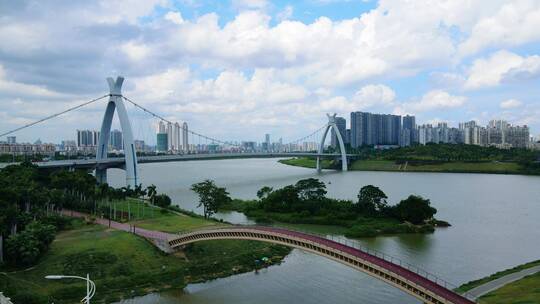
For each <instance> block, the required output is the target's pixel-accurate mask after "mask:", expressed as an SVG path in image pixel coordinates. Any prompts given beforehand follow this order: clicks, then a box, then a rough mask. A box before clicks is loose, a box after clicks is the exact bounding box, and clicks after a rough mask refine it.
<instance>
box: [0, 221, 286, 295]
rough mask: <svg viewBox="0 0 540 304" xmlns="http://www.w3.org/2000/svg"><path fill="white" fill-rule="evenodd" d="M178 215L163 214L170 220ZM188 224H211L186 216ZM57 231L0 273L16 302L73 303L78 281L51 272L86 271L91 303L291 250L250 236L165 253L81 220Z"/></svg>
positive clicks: (225, 271)
mask: <svg viewBox="0 0 540 304" xmlns="http://www.w3.org/2000/svg"><path fill="white" fill-rule="evenodd" d="M174 218H176V217H173V216H170V217H163V218H162V219H166V220H173V219H174ZM189 219H190V218H189V217H187V216H185V219H184V218H183V217H182V220H183V221H184V220H185V221H184V223H185V224H184V226H185V227H189V228H197V227H204V226H207V225H213V224H214V222H210V221H204V220H202V219H195V220H189ZM77 223H79V224H78V227H76V228H75V229H73V230H69V231H65V232H62V233H59V234H58V236H57V238H56V239H55V241H54V242H53V243H52V245H51V248H50V250H49V251H48V252H47V254H46V255H45V256H44V257H43V259H42V260H41V261H40V263H39V264H38V265H37V266H35V267H33V268H31V269H29V270H26V271H18V272H10V273H0V290H2V291H4V292H5V293H6V294H7V295H9V296H10V297H12V298H14V299H16V300H17V301H16V303H25V304H32V303H52V302H53V301H54V303H57V304H62V303H75V302H78V300H79V299H80V298H82V296H83V295H84V290H85V285H84V283H81V281H72V280H61V281H50V280H46V279H44V278H43V277H44V276H45V275H49V274H66V275H67V274H71V275H85V274H86V273H89V274H90V277H91V278H92V279H93V280H94V281H95V282H96V285H97V293H96V296H95V298H94V299H95V301H93V303H110V302H113V301H116V300H118V299H121V298H129V297H132V296H136V295H143V294H147V293H149V292H152V291H157V290H165V289H178V288H183V287H184V286H185V285H186V284H187V283H191V282H201V281H205V280H208V279H214V278H218V277H224V276H228V275H231V274H234V273H239V272H245V271H250V270H252V269H253V268H254V266H255V260H256V259H261V258H262V257H271V258H272V257H273V260H274V261H275V262H279V261H280V260H281V258H282V257H284V256H285V255H286V254H288V253H289V249H288V248H285V247H283V246H277V245H270V244H266V243H262V242H252V241H240V240H238V241H210V242H200V243H195V244H192V245H190V246H188V247H187V248H186V249H185V250H184V251H183V252H180V253H178V254H174V255H165V254H163V253H162V252H160V251H159V250H157V249H156V248H155V247H154V246H153V245H152V244H150V243H149V242H148V241H146V240H144V239H143V238H140V237H137V236H134V235H132V234H129V233H127V232H122V231H117V230H111V229H108V228H106V227H104V226H99V225H84V224H82V223H81V222H79V221H77Z"/></svg>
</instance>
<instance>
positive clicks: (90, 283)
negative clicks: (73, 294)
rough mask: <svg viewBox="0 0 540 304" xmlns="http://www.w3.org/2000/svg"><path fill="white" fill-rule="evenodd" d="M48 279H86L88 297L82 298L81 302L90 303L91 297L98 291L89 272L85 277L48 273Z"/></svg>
mask: <svg viewBox="0 0 540 304" xmlns="http://www.w3.org/2000/svg"><path fill="white" fill-rule="evenodd" d="M45 279H48V280H61V279H80V280H84V281H86V297H84V298H82V300H81V302H83V303H86V304H90V299H91V298H92V297H93V296H94V294H95V293H96V284H95V283H94V282H93V281H92V280H90V275H89V274H88V273H87V274H86V278H85V277H79V276H71V275H48V276H45Z"/></svg>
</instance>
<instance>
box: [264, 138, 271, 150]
mask: <svg viewBox="0 0 540 304" xmlns="http://www.w3.org/2000/svg"><path fill="white" fill-rule="evenodd" d="M263 150H265V151H267V152H268V151H270V134H265V135H264V147H263Z"/></svg>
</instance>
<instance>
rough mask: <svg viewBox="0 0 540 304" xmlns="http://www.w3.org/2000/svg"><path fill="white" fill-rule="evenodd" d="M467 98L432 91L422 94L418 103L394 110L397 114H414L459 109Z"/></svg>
mask: <svg viewBox="0 0 540 304" xmlns="http://www.w3.org/2000/svg"><path fill="white" fill-rule="evenodd" d="M466 101H467V97H465V96H455V95H451V94H450V93H448V92H446V91H442V90H432V91H429V92H427V93H426V94H424V96H422V98H421V99H420V100H418V101H412V102H407V103H403V104H401V105H400V106H398V107H396V108H395V109H394V112H395V113H397V114H415V113H417V112H426V111H433V110H444V109H452V108H459V107H461V106H463V105H464V104H465V102H466Z"/></svg>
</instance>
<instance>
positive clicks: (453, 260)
mask: <svg viewBox="0 0 540 304" xmlns="http://www.w3.org/2000/svg"><path fill="white" fill-rule="evenodd" d="M139 174H140V177H141V181H142V183H143V184H144V185H149V184H152V183H153V184H155V185H156V186H157V188H158V192H165V193H167V194H168V195H170V196H171V197H172V199H173V201H174V202H175V203H176V204H178V205H179V206H181V207H182V208H184V209H188V210H193V211H196V212H200V210H199V209H197V207H196V206H197V197H196V195H195V194H194V193H193V192H191V191H190V190H189V187H190V185H192V184H193V183H196V182H200V181H202V180H204V179H213V180H214V181H215V182H216V183H217V184H218V185H220V186H225V187H226V188H227V190H228V191H229V192H230V193H231V196H232V197H236V198H244V199H249V198H255V197H256V192H257V190H258V189H260V188H261V187H262V186H271V187H281V186H284V185H288V184H292V183H295V182H296V181H298V180H299V179H302V178H308V177H316V178H319V179H320V180H322V181H324V182H325V183H326V184H327V188H328V196H330V197H334V198H343V199H355V198H356V195H357V193H358V191H359V189H360V188H361V187H362V186H364V185H368V184H372V185H376V186H378V187H380V188H381V189H382V190H383V191H384V192H385V193H386V194H387V195H388V197H389V202H390V203H396V202H398V201H399V200H401V199H403V198H405V197H407V196H408V195H410V194H419V195H422V196H424V197H426V198H429V199H431V201H432V205H433V206H434V207H436V208H437V210H438V213H437V218H439V219H442V220H446V221H448V222H450V223H451V224H452V227H449V228H440V229H437V230H436V231H435V233H433V234H425V235H400V236H390V237H377V238H367V239H362V240H360V241H359V243H360V244H361V245H363V246H366V247H369V248H372V249H376V250H379V251H382V252H384V253H386V254H389V255H392V256H394V257H396V258H399V259H401V260H402V261H405V262H407V263H410V264H413V265H416V266H419V267H421V268H423V269H426V270H429V271H430V272H432V273H435V274H437V275H438V276H439V277H441V278H443V279H445V280H447V281H449V282H452V283H454V284H461V283H464V282H467V281H470V280H473V279H477V278H480V277H483V276H486V275H489V274H491V273H494V272H496V271H499V270H502V269H506V268H509V267H513V266H515V265H517V264H522V263H525V262H529V261H532V260H536V259H539V258H540V241H539V240H540V177H538V176H519V175H491V174H457V173H448V174H446V173H401V172H360V171H351V172H336V171H323V172H322V173H320V174H317V173H316V171H315V170H313V169H305V168H298V167H292V166H287V165H283V164H280V163H278V162H277V160H276V159H242V160H213V161H190V162H176V163H155V164H144V165H140V166H139ZM109 182H110V183H111V184H112V185H115V186H122V185H124V184H125V175H124V172H123V171H120V170H109ZM218 217H221V218H223V219H225V220H228V221H230V222H235V223H249V220H247V219H246V218H245V217H244V216H243V215H242V214H239V213H235V212H233V213H228V214H218ZM122 303H133V304H154V303H163V304H165V303H166V304H173V303H174V304H176V303H192V304H203V303H204V304H210V303H212V304H213V303H259V304H266V303H268V304H270V303H276V304H279V303H297V304H308V303H365V304H372V303H373V304H375V303H384V304H396V303H405V304H407V303H411V304H412V303H419V302H418V301H417V300H415V299H414V298H412V297H411V296H408V295H407V294H405V293H403V292H401V291H399V290H397V289H395V288H392V287H389V286H388V285H386V284H385V283H382V282H380V281H378V280H376V279H373V278H371V277H369V276H367V275H365V274H362V273H360V272H358V271H355V270H352V269H350V268H348V267H346V266H343V265H341V264H339V263H337V262H333V261H330V260H327V259H325V258H322V257H319V256H316V255H313V254H309V253H305V252H302V251H300V250H296V249H295V250H293V251H292V253H291V254H290V255H288V256H287V257H286V258H285V259H284V262H283V263H282V264H281V265H278V266H272V267H270V268H268V269H266V270H264V271H262V272H260V273H259V274H255V273H247V274H241V275H236V276H232V277H229V278H224V279H218V280H214V281H211V282H207V283H203V284H193V285H189V286H188V287H187V288H186V289H185V290H184V291H183V292H176V293H163V294H151V295H147V296H145V297H139V298H136V299H133V300H128V301H123V302H122Z"/></svg>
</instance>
